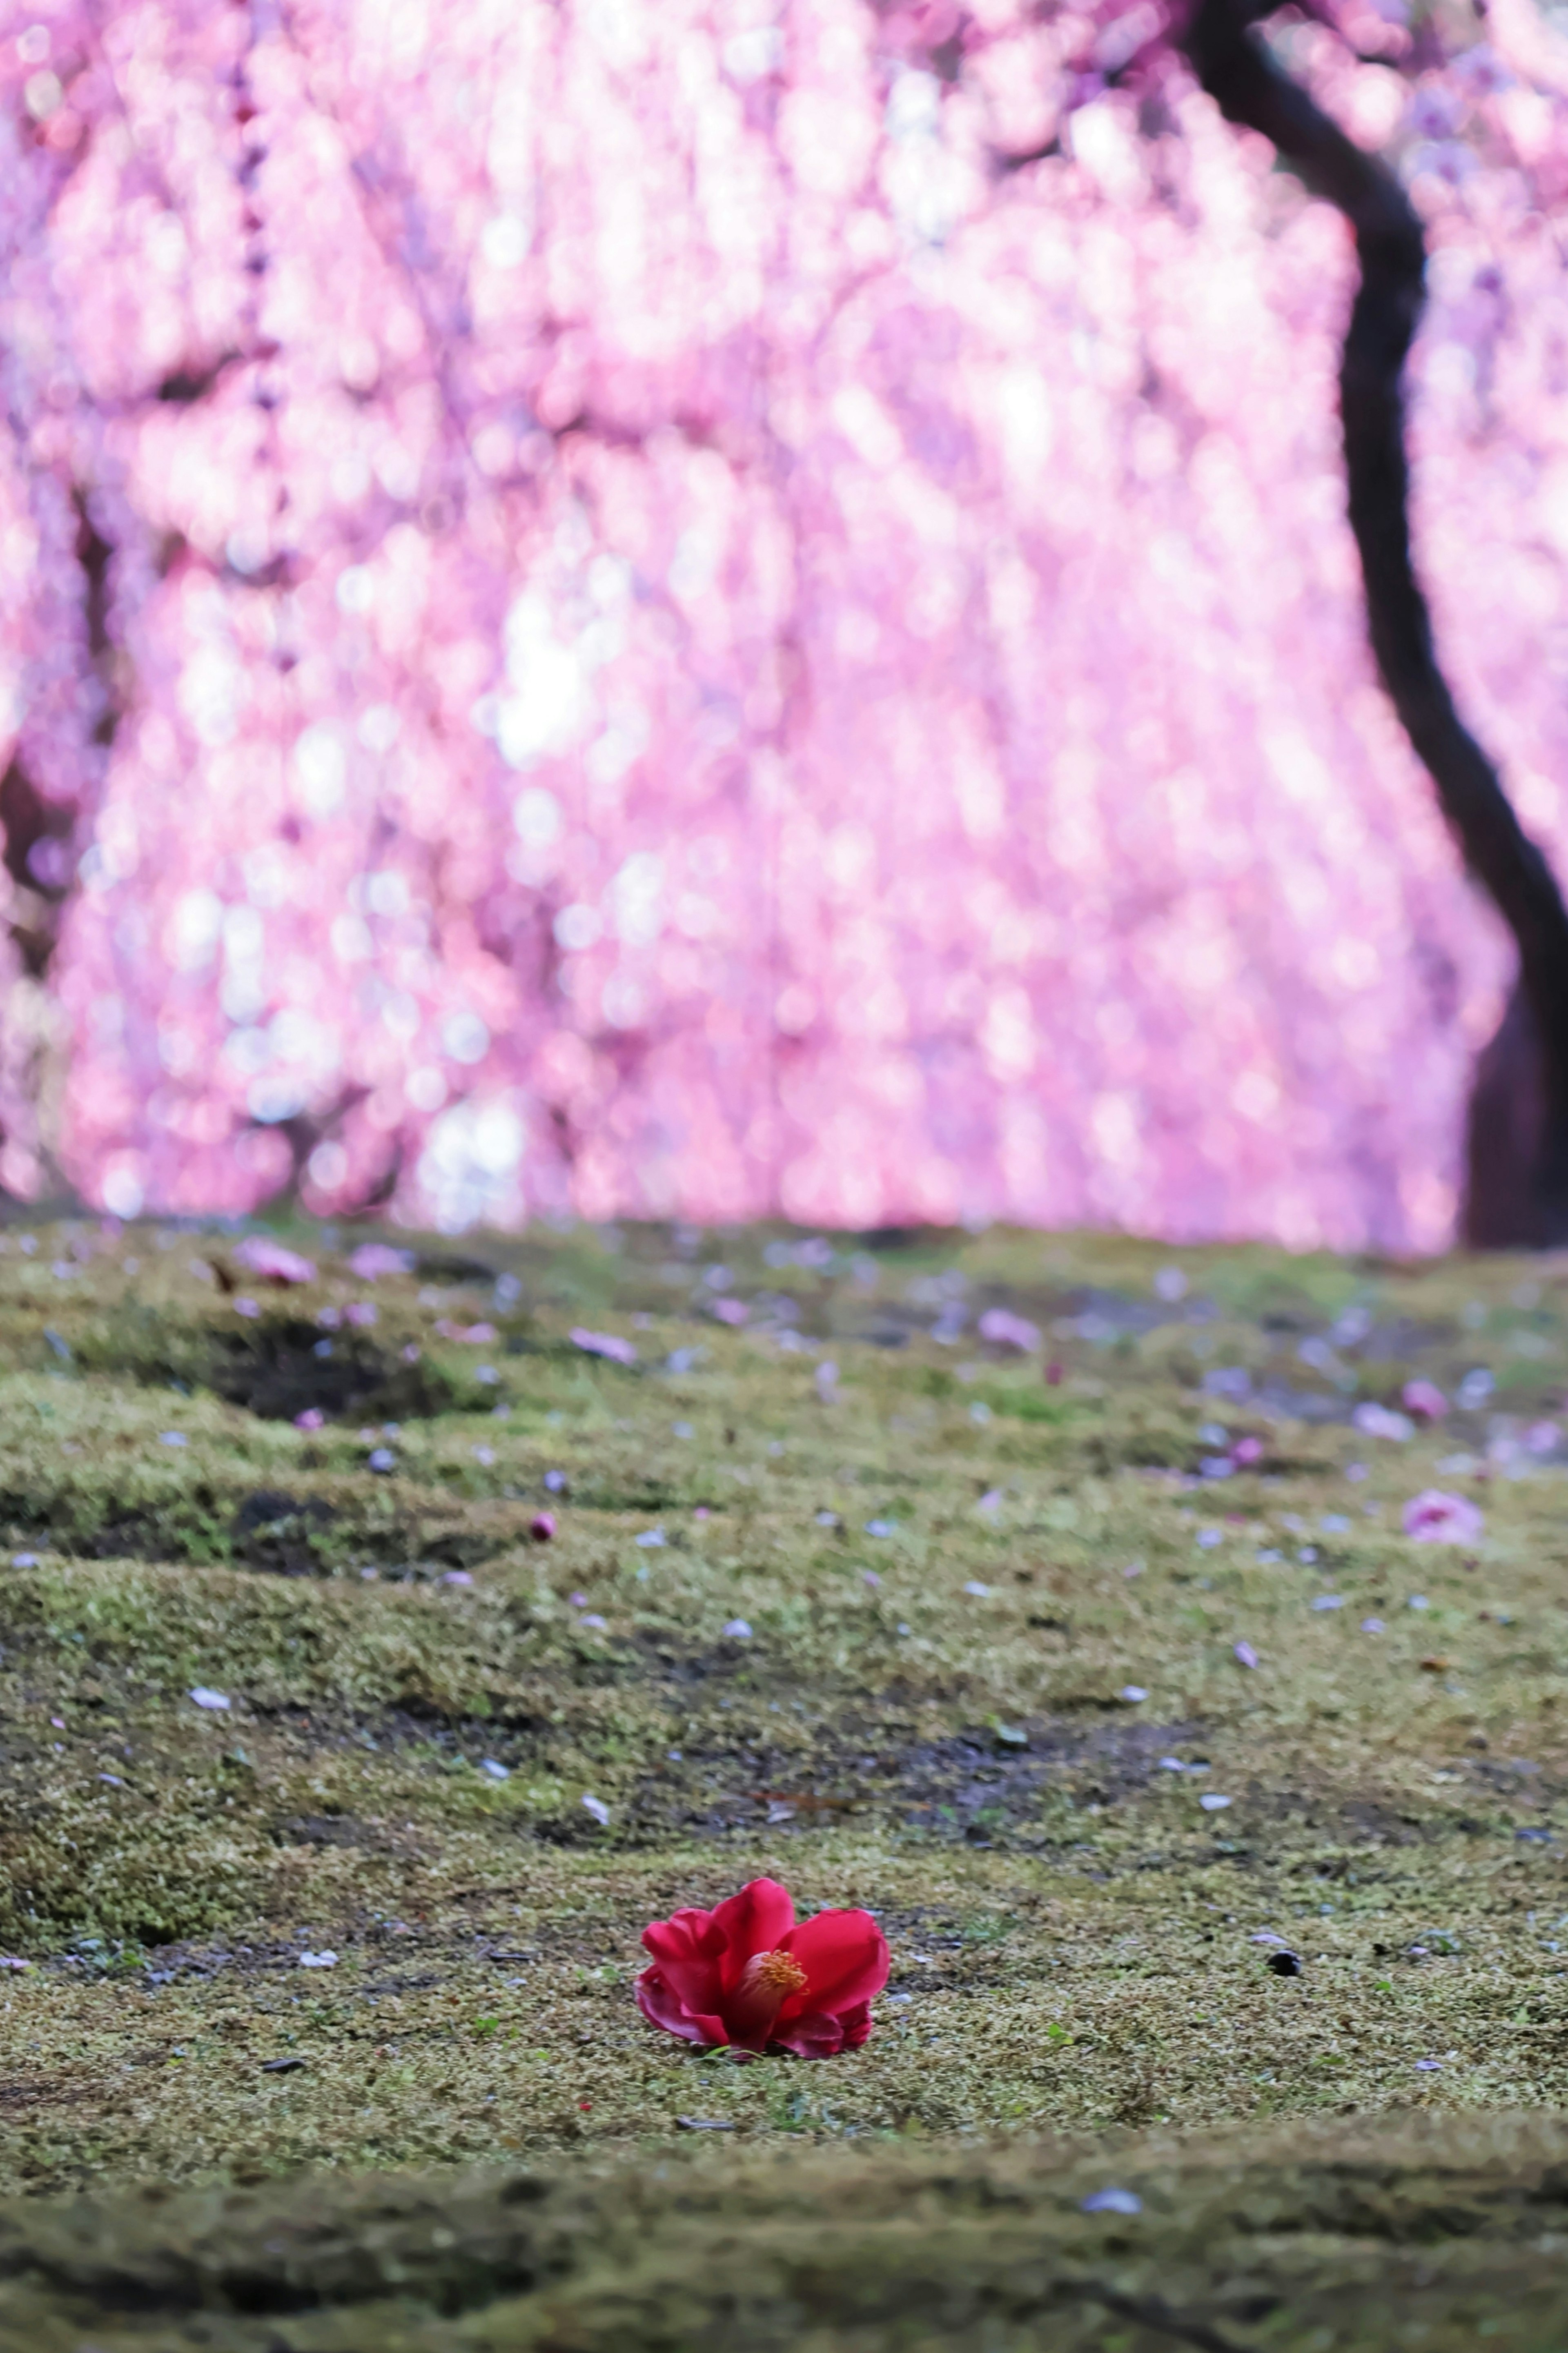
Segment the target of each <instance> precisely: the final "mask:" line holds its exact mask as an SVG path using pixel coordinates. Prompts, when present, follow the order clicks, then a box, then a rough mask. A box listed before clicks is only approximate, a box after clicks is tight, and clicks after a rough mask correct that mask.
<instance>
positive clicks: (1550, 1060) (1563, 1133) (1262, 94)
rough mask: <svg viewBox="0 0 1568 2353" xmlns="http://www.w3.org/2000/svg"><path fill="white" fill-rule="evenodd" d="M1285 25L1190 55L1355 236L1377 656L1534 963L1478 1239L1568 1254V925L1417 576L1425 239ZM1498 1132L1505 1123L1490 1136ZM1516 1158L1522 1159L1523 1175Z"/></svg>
mask: <svg viewBox="0 0 1568 2353" xmlns="http://www.w3.org/2000/svg"><path fill="white" fill-rule="evenodd" d="M1270 13H1271V10H1270V9H1269V8H1266V7H1258V6H1255V5H1249V0H1199V5H1198V6H1197V9H1196V12H1195V14H1194V16H1193V17H1192V23H1191V25H1190V26H1189V28H1188V31H1187V34H1186V37H1185V39H1184V41H1183V43H1182V47H1183V48H1184V50H1185V53H1186V56H1187V58H1188V60H1189V62H1190V63H1191V65H1192V69H1193V70H1194V72H1195V73H1196V74H1197V77H1198V79H1199V80H1200V81H1201V82H1202V86H1203V88H1204V89H1205V90H1207V91H1208V93H1209V95H1210V97H1211V98H1213V100H1214V101H1215V103H1216V104H1217V105H1218V107H1219V108H1220V111H1221V112H1222V113H1223V114H1224V116H1225V117H1226V119H1227V120H1228V121H1232V122H1239V123H1245V124H1246V125H1247V126H1248V127H1250V128H1251V129H1252V130H1254V131H1259V132H1262V133H1263V135H1264V137H1265V138H1266V139H1267V140H1268V141H1269V142H1271V144H1272V145H1273V146H1274V148H1275V149H1276V151H1277V153H1278V154H1279V156H1280V158H1281V160H1282V161H1283V162H1284V163H1286V164H1289V165H1290V167H1291V169H1292V170H1293V171H1294V172H1295V173H1296V174H1298V177H1299V178H1300V179H1301V180H1302V181H1304V182H1305V184H1306V185H1307V186H1308V188H1310V189H1311V190H1312V192H1313V194H1314V195H1319V196H1323V197H1326V198H1327V199H1328V201H1329V203H1330V204H1331V205H1334V206H1337V207H1338V209H1339V210H1340V212H1341V213H1342V214H1343V215H1344V216H1345V218H1346V220H1347V221H1348V222H1349V224H1350V226H1351V229H1352V230H1353V232H1354V235H1355V240H1356V257H1357V259H1358V261H1359V262H1360V265H1361V284H1360V287H1359V288H1358V290H1357V292H1356V299H1355V302H1354V304H1353V306H1352V308H1351V323H1350V327H1349V330H1348V332H1347V333H1346V336H1345V348H1344V353H1343V357H1342V361H1341V364H1340V421H1341V424H1342V426H1343V429H1344V442H1345V471H1346V478H1347V487H1348V492H1349V498H1348V504H1349V509H1350V520H1351V531H1352V532H1353V533H1354V534H1355V540H1356V545H1357V547H1358V549H1359V550H1360V552H1361V576H1362V578H1363V580H1364V582H1365V585H1366V604H1367V622H1368V629H1369V634H1370V636H1371V638H1372V652H1373V654H1374V656H1375V657H1376V660H1377V666H1378V670H1379V673H1380V675H1381V677H1382V679H1383V685H1384V687H1385V688H1386V690H1387V691H1388V695H1389V699H1390V701H1391V702H1393V707H1394V709H1395V711H1396V712H1398V714H1399V717H1400V719H1401V721H1402V723H1403V724H1404V730H1405V733H1406V734H1407V735H1408V736H1409V738H1410V741H1411V743H1412V744H1413V745H1414V748H1415V751H1416V753H1417V754H1418V755H1419V756H1420V758H1421V760H1422V761H1423V762H1424V764H1425V767H1426V769H1427V772H1428V774H1429V775H1430V776H1431V778H1432V781H1433V783H1434V784H1435V785H1436V787H1437V798H1438V802H1439V805H1440V807H1441V808H1442V811H1443V814H1444V816H1445V817H1446V819H1447V821H1448V824H1449V826H1450V828H1452V830H1453V832H1454V834H1455V837H1456V839H1457V841H1458V844H1459V848H1460V849H1461V851H1462V853H1463V855H1464V859H1465V862H1466V864H1467V867H1468V868H1469V870H1470V872H1471V873H1472V874H1473V875H1474V876H1475V878H1476V879H1477V881H1479V882H1480V883H1481V884H1482V885H1483V886H1484V888H1485V889H1486V890H1487V891H1488V892H1489V893H1490V895H1491V898H1492V901H1493V902H1494V904H1495V905H1496V907H1497V908H1498V911H1499V913H1500V914H1501V916H1502V918H1503V920H1504V922H1505V923H1507V924H1508V927H1509V929H1510V932H1511V933H1512V934H1513V936H1514V942H1515V944H1516V946H1517V948H1518V951H1519V992H1518V994H1519V1004H1518V1008H1517V1010H1515V1009H1512V1008H1510V1016H1509V1018H1508V1019H1507V1020H1505V1022H1504V1024H1503V1028H1502V1029H1501V1030H1499V1034H1498V1037H1497V1038H1496V1039H1494V1040H1493V1043H1492V1045H1491V1046H1490V1047H1489V1049H1488V1050H1487V1053H1486V1055H1485V1056H1484V1057H1483V1058H1482V1062H1481V1066H1480V1069H1479V1071H1478V1084H1477V1092H1476V1098H1475V1102H1474V1103H1473V1104H1472V1111H1471V1124H1470V1145H1471V1151H1470V1167H1469V1180H1470V1199H1469V1201H1468V1202H1467V1209H1466V1219H1465V1225H1466V1236H1467V1240H1472V1241H1475V1242H1477V1243H1485V1244H1488V1245H1490V1246H1493V1247H1496V1246H1499V1245H1507V1244H1512V1245H1537V1246H1541V1245H1546V1244H1557V1243H1563V1242H1564V1241H1568V908H1565V907H1564V905H1563V894H1562V892H1560V890H1559V889H1558V886H1557V881H1556V878H1555V877H1554V875H1553V874H1552V869H1551V867H1550V866H1549V865H1548V864H1547V861H1546V860H1545V858H1544V857H1543V855H1542V851H1541V850H1540V849H1539V848H1538V847H1537V845H1536V844H1535V843H1534V842H1533V841H1531V839H1530V837H1529V835H1528V834H1527V833H1526V832H1525V831H1524V829H1523V828H1522V827H1521V826H1520V822H1519V819H1518V818H1517V817H1516V816H1515V815H1514V812H1513V807H1512V805H1511V804H1510V800H1509V797H1508V795H1507V794H1506V793H1505V792H1504V790H1503V787H1502V783H1501V780H1500V778H1499V776H1498V772H1497V770H1496V768H1495V767H1494V766H1493V765H1492V763H1491V761H1490V760H1489V758H1488V757H1487V754H1485V752H1483V751H1482V749H1481V747H1480V745H1479V744H1478V743H1477V742H1476V740H1475V738H1474V736H1473V735H1471V734H1470V733H1469V731H1468V730H1467V727H1466V726H1465V724H1464V722H1463V721H1462V720H1461V719H1460V717H1459V714H1458V712H1457V711H1456V709H1455V707H1454V698H1453V696H1452V694H1451V693H1450V692H1449V691H1448V685H1447V681H1446V679H1445V678H1444V676H1443V673H1442V671H1441V670H1440V669H1439V668H1438V665H1437V659H1436V654H1435V652H1434V650H1433V644H1432V622H1431V617H1430V615H1429V613H1428V611H1427V608H1426V599H1425V596H1423V594H1422V592H1421V588H1420V585H1419V583H1418V582H1417V580H1416V577H1415V572H1414V565H1413V564H1412V562H1411V554H1410V522H1409V512H1408V492H1409V468H1408V463H1407V460H1406V457H1405V448H1404V363H1405V358H1406V356H1407V354H1408V353H1409V350H1410V345H1411V341H1412V338H1413V337H1414V332H1415V325H1416V321H1417V320H1418V319H1419V317H1420V315H1421V305H1422V302H1423V301H1424V299H1425V261H1426V255H1425V240H1424V239H1423V237H1422V233H1421V223H1420V221H1419V220H1418V219H1417V218H1416V216H1415V214H1414V211H1413V209H1412V208H1411V206H1410V203H1409V200H1408V198H1407V197H1406V195H1405V194H1404V189H1403V188H1402V187H1401V186H1400V185H1399V183H1398V181H1397V180H1396V179H1395V178H1394V177H1393V174H1392V173H1391V172H1389V171H1387V170H1386V169H1385V168H1384V166H1383V164H1381V163H1379V162H1378V160H1377V159H1376V157H1375V156H1372V155H1369V154H1367V153H1365V152H1364V150H1362V149H1361V148H1360V147H1358V146H1356V145H1355V143H1354V142H1353V141H1351V140H1350V139H1348V138H1347V137H1346V136H1345V133H1344V132H1342V131H1341V130H1340V128H1339V126H1338V124H1337V123H1335V122H1334V121H1332V120H1331V119H1330V116H1328V115H1327V114H1325V113H1324V112H1323V110H1322V109H1321V107H1319V105H1317V104H1316V103H1315V101H1314V100H1312V99H1311V98H1309V97H1308V94H1307V92H1306V91H1305V90H1302V89H1301V88H1299V86H1298V84H1297V83H1295V82H1293V81H1292V80H1291V79H1290V78H1289V77H1288V75H1287V74H1284V73H1282V72H1281V71H1280V70H1279V69H1278V68H1277V66H1276V65H1275V64H1274V62H1273V60H1272V59H1271V58H1269V56H1268V54H1267V52H1266V49H1265V48H1264V47H1263V46H1262V44H1261V43H1260V42H1259V41H1258V40H1257V38H1256V37H1255V35H1254V33H1253V31H1252V26H1254V25H1255V24H1256V23H1257V22H1258V21H1259V19H1260V18H1261V17H1262V16H1266V15H1268V14H1270ZM1510 1074H1517V1076H1518V1082H1519V1094H1518V1098H1517V1100H1515V1099H1513V1098H1512V1097H1510V1099H1509V1101H1508V1103H1507V1107H1506V1110H1502V1111H1501V1112H1500V1113H1499V1110H1498V1109H1497V1108H1496V1107H1497V1106H1498V1105H1499V1104H1500V1103H1501V1101H1502V1095H1503V1092H1504V1091H1506V1090H1507V1089H1508V1088H1509V1086H1510V1084H1511V1083H1512V1078H1511V1076H1510ZM1488 1103H1489V1104H1490V1105H1491V1106H1492V1108H1490V1109H1487V1108H1486V1106H1487V1104H1488ZM1483 1115H1485V1116H1486V1117H1487V1118H1488V1120H1489V1125H1488V1127H1487V1129H1486V1132H1485V1133H1483V1132H1482V1130H1481V1125H1480V1123H1481V1121H1482V1118H1483ZM1510 1151H1513V1152H1516V1153H1517V1154H1519V1155H1522V1156H1520V1157H1517V1158H1514V1159H1510V1158H1509V1156H1508V1155H1509V1154H1510ZM1483 1193H1484V1196H1485V1198H1484V1199H1483V1198H1482V1195H1483ZM1483 1228H1484V1229H1485V1230H1484V1231H1483V1230H1482V1229H1483Z"/></svg>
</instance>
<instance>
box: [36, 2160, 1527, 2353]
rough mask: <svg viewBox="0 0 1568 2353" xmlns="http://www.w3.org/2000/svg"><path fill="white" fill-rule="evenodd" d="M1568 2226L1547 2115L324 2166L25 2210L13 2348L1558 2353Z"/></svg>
mask: <svg viewBox="0 0 1568 2353" xmlns="http://www.w3.org/2000/svg"><path fill="white" fill-rule="evenodd" d="M1107 2191H1109V2192H1111V2193H1113V2195H1112V2196H1111V2197H1109V2198H1107ZM1086 2207H1087V2211H1086ZM1565 2234H1568V2127H1565V2126H1563V2125H1562V2124H1561V2123H1559V2122H1556V2121H1553V2120H1545V2119H1539V2118H1536V2119H1529V2118H1507V2119H1504V2118H1497V2119H1486V2120H1478V2119H1466V2120H1464V2121H1455V2120H1453V2119H1447V2120H1443V2121H1438V2120H1428V2121H1426V2122H1425V2123H1424V2124H1420V2125H1407V2126H1404V2128H1403V2129H1395V2128H1391V2127H1390V2126H1387V2125H1383V2126H1381V2127H1380V2128H1377V2129H1375V2130H1370V2131H1369V2130H1353V2129H1352V2130H1350V2131H1347V2130H1346V2128H1344V2127H1340V2129H1339V2130H1337V2131H1333V2132H1330V2131H1328V2130H1326V2129H1325V2128H1324V2127H1323V2126H1314V2127H1308V2128H1307V2129H1306V2130H1304V2131H1298V2132H1295V2133H1292V2134H1291V2135H1290V2136H1289V2137H1285V2136H1283V2135H1281V2134H1279V2133H1278V2132H1276V2134H1275V2135H1274V2137H1272V2138H1259V2137H1256V2136H1254V2137H1252V2138H1250V2139H1249V2138H1246V2137H1241V2138H1238V2137H1236V2136H1235V2135H1234V2134H1233V2135H1229V2136H1220V2137H1208V2138H1204V2139H1201V2140H1199V2141H1197V2142H1178V2141H1175V2140H1173V2139H1171V2137H1163V2138H1159V2139H1156V2138H1147V2137H1145V2138H1132V2137H1128V2138H1127V2139H1126V2141H1125V2145H1124V2146H1122V2147H1118V2148H1117V2149H1115V2150H1114V2151H1107V2150H1106V2149H1104V2148H1100V2149H1090V2148H1086V2147H1082V2146H1077V2147H1075V2146H1073V2145H1071V2144H1057V2145H1054V2146H1053V2145H1051V2144H1045V2143H1042V2144H1028V2143H1025V2144H1022V2145H1019V2146H1015V2147H1012V2149H1010V2150H1008V2151H1007V2152H1005V2153H999V2152H995V2151H992V2152H990V2153H987V2154H980V2153H977V2152H975V2151H973V2150H962V2151H952V2152H949V2153H947V2154H945V2155H943V2156H941V2157H939V2158H937V2157H930V2156H927V2157H923V2158H922V2157H910V2156H902V2155H897V2154H890V2153H889V2152H887V2151H885V2150H883V2151H877V2152H870V2153H863V2154H860V2155H856V2156H850V2155H847V2154H842V2153H840V2154H835V2155H832V2156H824V2155H821V2154H815V2155H811V2156H808V2157H801V2156H795V2155H791V2156H789V2157H783V2158H780V2157H772V2158H758V2157H755V2156H753V2157H751V2158H741V2159H740V2160H739V2161H728V2160H726V2162H724V2163H722V2164H719V2163H715V2162H714V2161H713V2160H712V2159H711V2158H706V2157H702V2158H694V2159H692V2160H689V2161H683V2159H682V2158H678V2157H674V2156H670V2157H666V2158H663V2159H662V2160H660V2161H658V2162H656V2163H652V2164H644V2165H641V2166H637V2167H628V2166H626V2165H624V2164H622V2165H620V2166H614V2167H611V2166H606V2165H602V2164H601V2165H598V2166H594V2165H591V2164H587V2163H583V2164H579V2165H577V2167H576V2168H566V2169H562V2168H540V2169H537V2170H532V2169H531V2170H528V2171H514V2172H512V2173H509V2174H500V2175H497V2174H488V2175H471V2176H468V2177H461V2178H456V2179H453V2178H442V2177H439V2176H436V2177H428V2178H426V2179H413V2178H410V2177H406V2176H387V2177H383V2178H382V2179H379V2180H373V2181H365V2180H357V2179H347V2180H345V2179H341V2178H339V2179H320V2178H313V2179H305V2180H302V2181H300V2182H298V2183H296V2184H295V2185H293V2186H292V2187H291V2188H289V2189H281V2188H279V2187H276V2186H273V2187H270V2188H269V2189H266V2190H265V2191H244V2190H228V2191H210V2192H206V2193H190V2192H187V2193H185V2194H184V2195H183V2196H180V2197H177V2198H174V2199H169V2198H165V2197H160V2196H154V2195H149V2194H143V2196H141V2197H140V2198H131V2199H127V2198H121V2199H119V2200H87V2199H82V2200H75V2201H72V2202H71V2203H69V2204H66V2205H57V2204H53V2203H50V2204H46V2205H40V2204H37V2203H34V2204H30V2205H26V2206H21V2207H17V2206H12V2207H10V2208H8V2209H4V2210H0V2348H4V2353H83V2348H84V2347H86V2346H88V2345H90V2346H91V2347H93V2348H97V2353H175V2348H188V2347H197V2346H199V2347H203V2348H208V2353H370V2348H375V2353H460V2348H466V2353H514V2348H517V2353H521V2348H540V2353H543V2348H550V2353H568V2348H569V2353H707V2348H712V2353H721V2348H725V2353H727V2348H732V2347H736V2346H746V2347H747V2348H755V2353H769V2348H780V2353H781V2348H810V2353H852V2348H853V2353H884V2348H886V2353H894V2348H897V2353H916V2348H932V2353H935V2348H938V2347H941V2348H955V2353H1014V2348H1017V2353H1024V2348H1030V2353H1033V2348H1041V2347H1047V2346H1048V2347H1050V2348H1053V2353H1089V2348H1095V2353H1169V2348H1172V2347H1194V2348H1201V2353H1226V2348H1229V2353H1330V2348H1335V2353H1355V2348H1367V2349H1368V2353H1372V2348H1378V2349H1379V2353H1382V2349H1383V2348H1395V2347H1405V2346H1420V2347H1421V2348H1423V2353H1476V2348H1478V2347H1485V2346H1488V2345H1489V2344H1494V2343H1495V2344H1497V2345H1498V2346H1499V2347H1506V2348H1508V2353H1560V2348H1561V2347H1562V2345H1563V2342H1564V2341H1565V2339H1568V2279H1565V2277H1564V2273H1563V2245H1564V2242H1565Z"/></svg>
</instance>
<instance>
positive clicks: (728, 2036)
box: [637, 1879, 887, 2059]
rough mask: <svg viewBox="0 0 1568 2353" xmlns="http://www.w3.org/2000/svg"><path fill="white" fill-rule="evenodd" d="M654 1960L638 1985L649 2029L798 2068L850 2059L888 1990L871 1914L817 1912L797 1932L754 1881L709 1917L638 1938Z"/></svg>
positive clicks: (658, 1926) (764, 1886) (776, 1894)
mask: <svg viewBox="0 0 1568 2353" xmlns="http://www.w3.org/2000/svg"><path fill="white" fill-rule="evenodd" d="M642 1942H643V1945H644V1946H645V1947H646V1948H647V1950H648V1951H649V1952H651V1953H652V1956H653V1966H652V1968H647V1969H644V1970H643V1972H642V1975H641V1977H640V1978H638V1980H637V2001H638V2007H639V2008H640V2009H641V2012H642V2015H643V2017H644V2018H645V2019H647V2021H648V2022H649V2024H650V2025H652V2026H662V2028H663V2030H664V2031H665V2032H666V2034H678V2035H680V2036H681V2037H682V2038H683V2040H684V2041H685V2042H708V2043H713V2042H732V2043H734V2044H735V2045H736V2048H737V2049H738V2050H741V2051H766V2050H767V2049H768V2045H769V2044H770V2043H776V2044H779V2046H781V2047H782V2048H783V2049H784V2050H786V2051H792V2052H794V2053H795V2055H796V2057H797V2058H798V2059H831V2058H832V2055H833V2053H834V2052H835V2051H855V2050H858V2049H859V2047H860V2045H861V2044H862V2043H863V2042H864V2041H865V2039H866V2036H867V2035H868V2034H869V2033H870V2032H871V2000H872V1996H873V1995H874V1994H878V1993H880V1992H881V1991H882V1989H883V1987H884V1986H885V1984H886V1983H887V1939H886V1937H885V1936H884V1935H883V1933H882V1931H881V1929H880V1928H879V1927H878V1926H877V1925H876V1923H875V1921H874V1919H873V1918H872V1916H871V1915H870V1913H869V1912H819V1913H818V1914H817V1915H816V1918H815V1919H814V1920H804V1921H802V1922H801V1923H800V1926H799V1927H797V1926H796V1925H795V1906H794V1903H793V1901H792V1900H791V1898H790V1894H789V1889H788V1888H787V1887H780V1886H779V1882H778V1881H777V1880H776V1879H754V1880H753V1881H752V1882H751V1884H750V1885H749V1886H748V1887H743V1888H742V1889H741V1891H740V1894H738V1895H732V1896H730V1898H729V1899H728V1901H727V1902H726V1903H724V1904H721V1905H718V1907H717V1909H716V1910H715V1911H712V1912H697V1911H690V1912H677V1913H676V1915H675V1916H674V1918H673V1920H655V1921H654V1922H653V1924H652V1927H648V1928H644V1929H643V1931H642Z"/></svg>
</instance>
